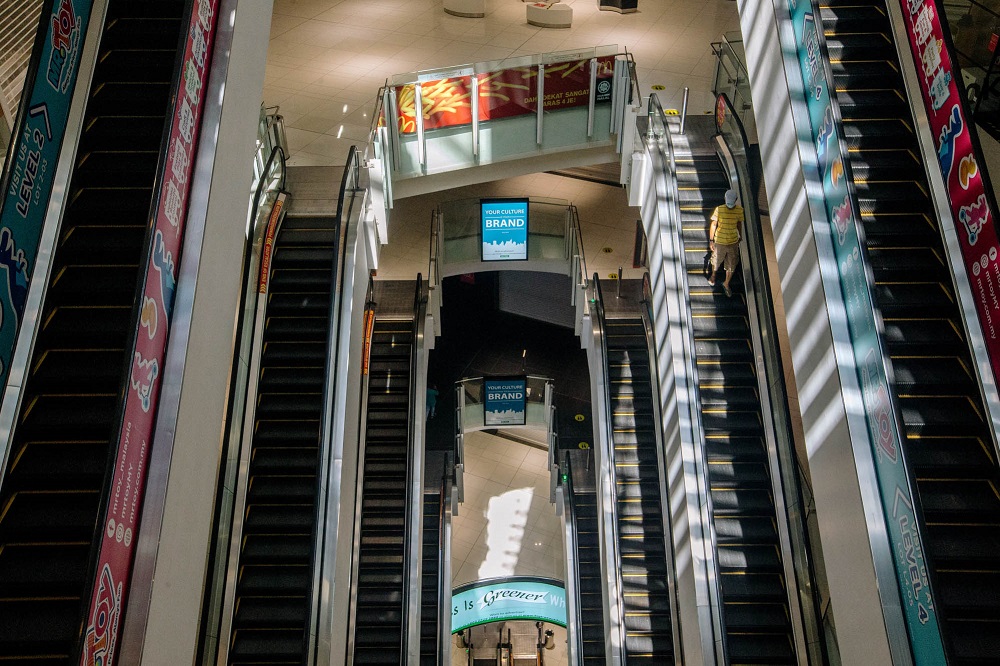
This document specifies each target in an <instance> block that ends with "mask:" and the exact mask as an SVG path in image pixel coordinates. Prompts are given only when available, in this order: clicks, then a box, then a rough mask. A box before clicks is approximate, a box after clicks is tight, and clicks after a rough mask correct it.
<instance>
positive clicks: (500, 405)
mask: <svg viewBox="0 0 1000 666" xmlns="http://www.w3.org/2000/svg"><path fill="white" fill-rule="evenodd" d="M527 388H528V380H526V379H525V378H524V377H517V378H507V379H484V380H483V425H487V426H505V425H524V423H525V416H526V415H525V403H526V400H527V394H528V391H527Z"/></svg>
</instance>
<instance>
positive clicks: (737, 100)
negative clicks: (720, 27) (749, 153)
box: [712, 31, 757, 143]
mask: <svg viewBox="0 0 1000 666" xmlns="http://www.w3.org/2000/svg"><path fill="white" fill-rule="evenodd" d="M712 53H713V54H714V55H715V58H716V61H715V80H714V81H713V83H712V90H713V92H714V93H715V94H716V95H721V94H723V93H725V94H726V95H727V96H728V97H729V100H730V101H731V102H732V105H733V107H734V109H735V111H736V113H737V114H738V115H739V117H740V120H741V121H743V128H744V130H745V131H746V133H747V137H748V138H749V139H750V142H751V143H754V142H755V141H756V139H757V125H756V122H755V120H754V116H753V100H752V98H751V96H750V74H749V73H748V72H747V66H746V61H747V59H746V51H745V50H744V48H743V36H742V34H741V33H740V32H739V31H734V32H727V33H726V34H725V35H723V41H721V42H714V43H713V44H712Z"/></svg>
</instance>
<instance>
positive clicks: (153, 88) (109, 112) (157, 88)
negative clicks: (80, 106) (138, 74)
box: [87, 81, 171, 117]
mask: <svg viewBox="0 0 1000 666" xmlns="http://www.w3.org/2000/svg"><path fill="white" fill-rule="evenodd" d="M170 88H171V84H170V82H169V81H143V82H142V83H129V82H127V81H123V82H117V81H109V82H106V83H103V84H101V85H100V87H98V88H97V89H96V90H95V91H94V92H93V93H92V94H91V97H90V100H89V101H88V103H87V113H88V114H93V115H97V116H109V117H114V116H116V115H125V116H129V117H131V116H136V115H141V116H157V115H163V113H164V109H166V108H167V103H168V101H169V99H170Z"/></svg>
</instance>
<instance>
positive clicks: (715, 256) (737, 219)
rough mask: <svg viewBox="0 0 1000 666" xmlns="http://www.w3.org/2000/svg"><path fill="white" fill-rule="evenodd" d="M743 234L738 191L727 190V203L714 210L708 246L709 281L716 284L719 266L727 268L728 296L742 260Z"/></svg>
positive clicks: (713, 284)
mask: <svg viewBox="0 0 1000 666" xmlns="http://www.w3.org/2000/svg"><path fill="white" fill-rule="evenodd" d="M742 235H743V206H738V205H737V204H736V192H735V191H734V190H726V205H725V207H723V206H716V207H715V210H713V211H712V225H711V226H710V227H709V229H708V247H709V249H710V250H711V251H712V274H711V275H709V276H708V283H709V284H710V285H712V286H713V287H714V286H715V274H716V273H717V272H718V270H719V267H720V266H723V267H725V269H726V279H725V281H724V282H723V283H722V288H723V289H725V290H726V296H732V295H733V292H732V291H731V290H730V288H729V281H730V280H732V279H733V271H735V270H736V264H737V262H739V260H740V238H741V237H742Z"/></svg>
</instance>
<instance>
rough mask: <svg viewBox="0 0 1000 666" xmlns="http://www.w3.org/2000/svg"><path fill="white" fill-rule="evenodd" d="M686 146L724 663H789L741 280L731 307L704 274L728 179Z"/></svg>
mask: <svg viewBox="0 0 1000 666" xmlns="http://www.w3.org/2000/svg"><path fill="white" fill-rule="evenodd" d="M689 131H691V130H689ZM689 143H690V144H691V146H692V148H691V149H688V150H684V151H679V152H678V154H677V156H676V164H677V188H678V195H679V201H680V211H681V225H682V234H683V239H684V248H685V256H686V257H687V259H686V262H685V263H686V268H687V272H688V284H689V285H690V294H691V297H690V303H691V319H692V324H693V327H692V330H693V335H694V344H695V361H696V363H697V367H698V390H699V397H700V400H701V419H702V428H703V432H704V437H705V452H706V461H707V463H708V485H709V492H710V493H711V500H712V525H713V530H714V533H715V560H716V564H717V567H718V574H719V575H718V579H719V590H720V594H721V603H722V614H723V624H724V627H723V631H724V633H725V650H726V657H727V662H728V663H732V664H794V663H796V655H795V649H794V639H793V635H792V624H791V619H790V617H789V608H788V590H787V581H786V580H785V576H784V569H783V566H782V564H783V563H782V557H781V547H780V543H779V537H778V529H779V518H778V516H777V512H776V509H775V497H774V490H773V485H772V480H771V475H770V472H769V461H768V455H767V441H766V439H765V436H766V435H765V431H764V421H763V417H762V414H761V396H760V392H759V388H758V386H759V385H758V377H757V370H756V366H755V356H754V346H753V345H754V342H753V337H752V331H751V330H750V317H749V313H748V310H747V303H746V300H745V297H744V294H745V293H746V289H745V285H744V280H743V276H742V271H741V270H740V267H737V270H736V271H735V273H734V274H733V279H732V282H731V283H730V287H731V289H732V293H733V296H732V298H728V297H726V295H725V293H724V292H723V290H722V280H723V271H722V270H720V271H719V272H718V274H717V276H716V277H717V282H716V286H715V287H714V288H713V287H712V286H711V285H709V284H708V280H707V279H706V276H705V273H704V257H705V255H706V253H707V252H708V229H709V224H710V222H709V220H710V218H711V215H712V210H713V209H714V208H715V206H717V205H719V204H720V203H722V202H723V201H724V198H725V192H726V190H727V189H728V188H729V178H728V176H727V175H726V173H725V172H724V171H723V169H722V165H721V163H720V162H719V159H718V158H717V157H716V155H715V153H714V150H713V149H712V147H711V144H708V143H707V142H706V143H699V142H697V141H696V140H694V139H692V140H690V141H689ZM694 146H704V148H696V147H694ZM709 151H711V152H709ZM751 223H752V222H751ZM744 235H745V234H744ZM778 501H781V498H780V497H779V498H778Z"/></svg>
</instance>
